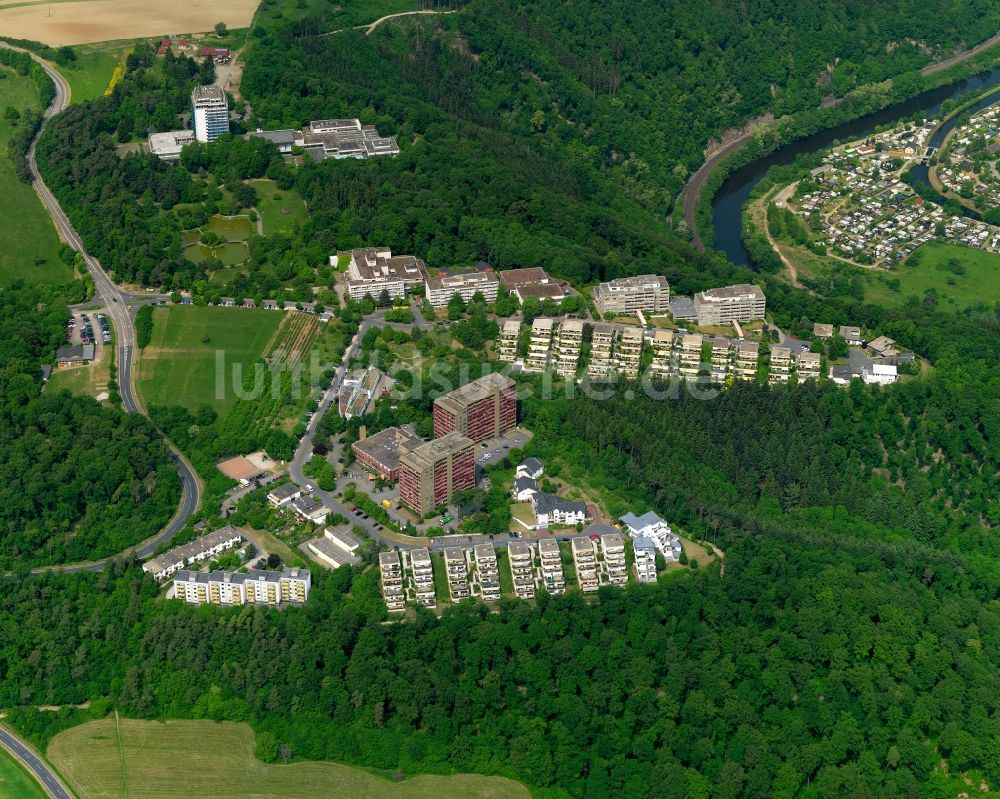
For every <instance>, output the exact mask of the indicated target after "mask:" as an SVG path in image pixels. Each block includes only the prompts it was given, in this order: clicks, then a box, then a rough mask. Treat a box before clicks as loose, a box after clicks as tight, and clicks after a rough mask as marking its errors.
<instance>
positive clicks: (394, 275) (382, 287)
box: [330, 247, 427, 301]
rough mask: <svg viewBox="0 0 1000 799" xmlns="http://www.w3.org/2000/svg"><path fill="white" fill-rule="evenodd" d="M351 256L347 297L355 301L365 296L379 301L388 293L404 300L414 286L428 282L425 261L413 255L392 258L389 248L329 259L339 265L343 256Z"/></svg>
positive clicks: (365, 250) (351, 252) (359, 250)
mask: <svg viewBox="0 0 1000 799" xmlns="http://www.w3.org/2000/svg"><path fill="white" fill-rule="evenodd" d="M346 255H350V257H351V260H350V262H349V263H348V265H347V278H346V280H347V294H348V296H349V297H350V298H351V299H352V300H355V301H357V300H362V299H364V298H365V297H366V296H368V297H371V298H372V299H373V300H377V299H379V297H381V295H382V292H383V291H385V292H386V293H388V295H389V296H390V297H402V296H404V295H405V294H406V292H407V290H409V289H410V288H411V287H413V286H419V285H422V284H423V283H424V281H425V280H426V279H427V268H426V267H425V266H424V262H423V261H422V260H420V259H419V258H415V257H414V256H412V255H395V256H394V255H393V254H392V250H391V249H389V248H388V247H364V248H360V249H356V250H351V251H350V253H338V254H337V255H331V256H330V265H331V266H337V264H338V262H339V259H340V257H341V256H346Z"/></svg>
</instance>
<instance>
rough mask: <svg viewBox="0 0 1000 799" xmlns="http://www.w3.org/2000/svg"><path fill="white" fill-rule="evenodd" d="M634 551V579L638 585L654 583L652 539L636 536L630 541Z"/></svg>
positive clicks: (654, 558) (654, 555)
mask: <svg viewBox="0 0 1000 799" xmlns="http://www.w3.org/2000/svg"><path fill="white" fill-rule="evenodd" d="M632 549H633V550H634V551H635V577H636V579H637V580H638V581H639V582H640V583H655V582H656V545H655V544H654V543H653V539H652V538H649V537H648V536H645V535H638V536H635V537H634V538H633V539H632Z"/></svg>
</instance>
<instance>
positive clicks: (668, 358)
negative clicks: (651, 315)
mask: <svg viewBox="0 0 1000 799" xmlns="http://www.w3.org/2000/svg"><path fill="white" fill-rule="evenodd" d="M649 346H650V347H651V348H652V350H653V362H652V364H651V365H650V371H651V372H652V373H653V376H654V377H658V378H668V377H672V376H673V375H675V374H677V363H676V361H675V359H674V331H673V330H657V331H656V332H655V333H654V334H653V338H652V339H650V341H649Z"/></svg>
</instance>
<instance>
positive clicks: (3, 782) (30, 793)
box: [0, 749, 46, 799]
mask: <svg viewBox="0 0 1000 799" xmlns="http://www.w3.org/2000/svg"><path fill="white" fill-rule="evenodd" d="M45 796H46V794H45V792H44V791H43V790H42V788H41V786H40V785H39V784H38V783H37V782H36V781H35V778H34V777H32V776H31V775H30V774H29V773H28V772H27V771H25V770H24V769H23V768H22V767H21V764H20V763H18V762H17V761H16V760H14V758H12V757H11V756H10V755H9V754H7V751H6V750H5V749H0V799H45Z"/></svg>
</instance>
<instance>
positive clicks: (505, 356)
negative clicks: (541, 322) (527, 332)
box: [497, 319, 521, 363]
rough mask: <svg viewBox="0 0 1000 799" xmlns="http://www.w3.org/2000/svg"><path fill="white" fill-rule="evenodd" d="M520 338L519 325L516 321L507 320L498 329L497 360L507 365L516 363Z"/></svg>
mask: <svg viewBox="0 0 1000 799" xmlns="http://www.w3.org/2000/svg"><path fill="white" fill-rule="evenodd" d="M520 338H521V323H520V322H518V321H517V320H516V319H507V320H506V321H505V322H504V323H503V327H501V328H500V338H498V339H497V358H499V359H500V360H501V361H506V362H507V363H513V362H514V361H516V360H517V343H518V341H519V340H520Z"/></svg>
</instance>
